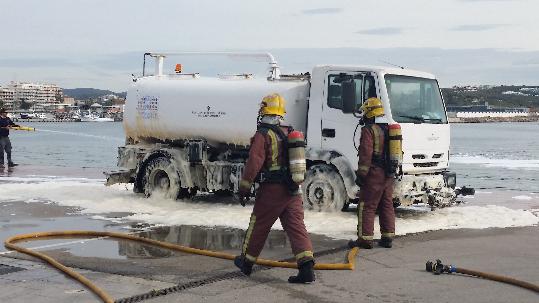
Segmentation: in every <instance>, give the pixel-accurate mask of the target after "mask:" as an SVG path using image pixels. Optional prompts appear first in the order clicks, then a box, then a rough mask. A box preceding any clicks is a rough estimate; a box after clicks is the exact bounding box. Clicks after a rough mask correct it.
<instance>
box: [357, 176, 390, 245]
mask: <svg viewBox="0 0 539 303" xmlns="http://www.w3.org/2000/svg"><path fill="white" fill-rule="evenodd" d="M394 180H395V179H394V178H393V177H386V176H385V173H384V170H383V169H382V168H379V167H371V168H370V170H369V173H368V175H367V178H365V184H363V186H361V189H360V191H359V204H358V208H357V209H358V213H357V215H358V225H357V229H358V230H357V233H358V238H359V239H363V240H367V241H372V240H373V236H374V216H375V214H376V210H378V214H379V216H380V232H381V233H382V237H386V238H393V237H394V236H395V210H394V208H393V184H394Z"/></svg>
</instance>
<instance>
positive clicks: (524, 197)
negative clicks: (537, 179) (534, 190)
mask: <svg viewBox="0 0 539 303" xmlns="http://www.w3.org/2000/svg"><path fill="white" fill-rule="evenodd" d="M513 199H515V200H531V199H533V198H532V197H530V196H524V195H521V196H515V197H513Z"/></svg>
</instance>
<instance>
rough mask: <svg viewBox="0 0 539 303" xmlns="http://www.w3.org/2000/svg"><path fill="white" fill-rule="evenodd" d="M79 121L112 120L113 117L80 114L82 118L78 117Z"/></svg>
mask: <svg viewBox="0 0 539 303" xmlns="http://www.w3.org/2000/svg"><path fill="white" fill-rule="evenodd" d="M80 122H114V119H113V118H109V117H100V116H98V115H94V114H89V115H85V116H82V118H80Z"/></svg>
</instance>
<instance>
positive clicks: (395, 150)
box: [388, 124, 402, 173]
mask: <svg viewBox="0 0 539 303" xmlns="http://www.w3.org/2000/svg"><path fill="white" fill-rule="evenodd" d="M388 128H389V161H390V162H391V168H392V170H393V173H396V172H397V171H398V169H399V168H400V167H401V165H402V131H401V126H400V125H399V124H390V125H389V127H388Z"/></svg>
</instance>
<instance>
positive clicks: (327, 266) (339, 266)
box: [4, 230, 358, 303]
mask: <svg viewBox="0 0 539 303" xmlns="http://www.w3.org/2000/svg"><path fill="white" fill-rule="evenodd" d="M98 237H108V238H115V239H122V240H129V241H136V242H142V243H144V244H148V245H153V246H157V247H161V248H165V249H170V250H174V251H179V252H183V253H190V254H196V255H202V256H208V257H213V258H219V259H226V260H234V258H235V257H236V256H235V255H232V254H228V253H224V252H218V251H211V250H205V249H198V248H192V247H188V246H182V245H178V244H173V243H168V242H161V241H156V240H152V239H148V238H142V237H137V236H133V235H129V234H124V233H115V232H102V231H86V230H70V231H49V232H38V233H30V234H22V235H16V236H13V237H10V238H8V239H7V240H6V241H5V242H4V245H5V247H6V248H8V249H11V250H15V251H18V252H21V253H23V254H27V255H30V256H33V257H36V258H39V259H41V260H43V261H45V262H47V263H49V264H50V265H52V266H53V267H55V268H56V269H58V270H60V271H61V272H63V273H65V274H66V275H68V276H70V277H71V278H73V279H75V280H76V281H78V282H79V283H81V284H82V285H84V286H86V287H87V288H88V289H90V290H91V291H92V292H94V293H95V294H96V295H97V296H98V297H100V298H101V299H102V300H103V302H105V303H113V302H114V299H113V298H112V297H111V296H110V295H109V294H107V293H106V292H105V291H104V290H102V289H101V288H99V287H98V286H96V285H95V284H93V283H92V282H91V281H90V280H88V279H87V278H86V277H84V276H83V275H81V274H79V273H77V272H76V271H74V270H72V269H70V268H68V267H67V266H65V265H62V264H61V263H60V262H58V261H56V260H55V259H54V258H51V257H49V256H47V255H46V254H43V253H40V252H37V251H34V250H31V249H28V248H25V247H22V246H18V245H15V243H18V242H26V241H34V240H50V239H52V238H98ZM357 252H358V248H357V247H356V248H353V249H351V250H350V251H349V252H348V254H347V260H348V263H317V264H315V266H314V269H318V270H354V266H355V257H356V255H357ZM256 264H258V265H262V266H268V267H282V268H297V264H296V263H293V262H282V261H274V260H268V259H258V260H257V261H256Z"/></svg>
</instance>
